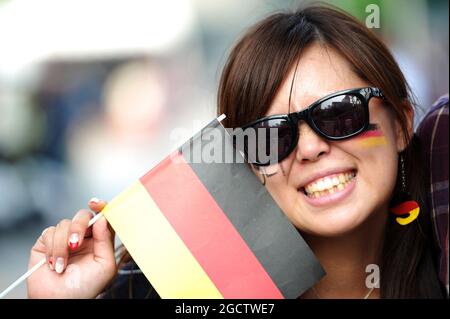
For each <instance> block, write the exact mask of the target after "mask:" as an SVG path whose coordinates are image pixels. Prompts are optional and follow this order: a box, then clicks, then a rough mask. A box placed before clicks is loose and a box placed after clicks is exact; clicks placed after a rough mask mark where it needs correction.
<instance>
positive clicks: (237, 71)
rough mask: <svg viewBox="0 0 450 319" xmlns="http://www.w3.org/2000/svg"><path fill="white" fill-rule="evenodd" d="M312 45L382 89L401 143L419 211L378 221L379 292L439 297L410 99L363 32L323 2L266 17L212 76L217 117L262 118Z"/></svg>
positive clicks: (384, 53) (231, 123)
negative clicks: (403, 219) (381, 230)
mask: <svg viewBox="0 0 450 319" xmlns="http://www.w3.org/2000/svg"><path fill="white" fill-rule="evenodd" d="M312 43H319V44H321V45H324V46H325V47H330V48H334V49H335V50H337V51H338V52H340V53H341V54H342V56H343V57H345V58H346V59H347V60H348V61H349V63H350V65H351V66H352V69H353V71H354V72H355V74H356V75H358V76H359V77H360V78H361V79H363V80H365V81H367V82H368V83H370V85H371V86H375V87H378V88H380V89H381V90H382V92H383V94H384V95H385V97H386V104H387V105H388V106H390V107H391V109H392V111H393V113H394V114H395V116H396V118H397V119H398V121H399V123H400V124H401V125H402V130H403V133H404V137H405V142H406V144H405V145H408V146H407V147H406V149H405V150H404V151H403V155H404V159H405V161H406V175H407V180H408V184H407V187H408V189H407V190H408V191H409V192H410V193H411V195H412V197H413V198H414V199H415V200H417V201H418V202H419V204H420V206H421V214H420V215H419V219H418V222H414V223H412V224H410V225H408V226H400V225H398V224H396V222H395V220H394V219H393V218H391V219H389V221H388V224H387V225H386V230H385V232H386V233H385V241H384V247H383V252H382V260H381V265H380V272H381V278H380V280H381V282H380V286H381V297H382V298H417V297H418V298H427V297H442V296H443V292H442V287H441V286H440V284H439V281H438V277H437V273H436V268H435V265H434V263H433V259H434V254H435V252H434V249H435V247H434V244H433V242H434V241H433V238H432V235H431V234H432V232H431V229H430V220H429V219H430V216H429V214H428V212H427V209H426V207H425V203H424V200H423V198H424V197H423V183H422V179H421V176H420V173H421V172H420V169H419V168H421V167H422V166H421V165H420V163H418V162H417V161H418V159H419V156H418V152H419V149H418V148H419V145H418V143H417V142H416V138H415V137H414V136H413V135H412V134H411V132H412V128H411V127H409V126H408V120H407V119H408V116H407V114H408V112H410V111H411V107H412V104H413V103H412V98H411V94H410V89H409V86H408V84H407V81H406V79H405V77H404V76H403V74H402V72H401V70H400V68H399V67H398V65H397V63H396V61H395V60H394V58H393V56H392V54H391V53H390V52H389V50H388V48H387V47H386V46H385V45H384V44H383V42H382V41H381V40H380V39H379V38H378V37H377V36H376V35H375V34H374V33H373V32H372V31H371V30H369V29H367V28H366V27H365V26H364V25H363V24H361V23H360V22H359V21H358V20H356V19H355V18H354V17H352V16H350V15H349V14H347V13H345V12H343V11H341V10H340V9H337V8H335V7H333V6H330V5H312V6H308V7H305V8H303V9H299V10H297V11H295V12H287V13H276V14H272V15H270V16H269V17H267V18H265V19H264V20H262V21H261V22H259V23H258V24H256V25H254V26H253V27H251V28H250V29H249V30H248V32H247V33H246V34H245V35H244V36H243V37H242V38H241V40H240V41H238V42H237V44H236V45H235V47H234V48H233V49H232V51H231V54H230V56H229V58H228V60H227V62H226V64H225V66H224V69H223V73H222V77H221V80H220V85H219V92H218V114H226V116H227V118H226V119H225V120H224V124H225V126H226V127H240V126H242V125H243V124H245V123H248V122H251V121H253V120H256V119H258V118H260V117H263V116H264V115H265V114H266V112H267V111H268V108H269V106H270V105H271V103H272V100H273V99H274V97H275V95H276V93H277V91H278V89H279V88H280V86H281V84H282V82H283V80H284V79H285V77H286V76H287V74H288V72H289V70H290V69H291V68H292V67H293V66H294V65H295V63H296V62H297V61H298V59H299V57H300V56H301V51H302V50H303V49H305V48H306V47H307V46H309V45H311V44H312ZM411 125H412V124H411ZM413 169H414V173H412V172H413ZM397 184H398V185H397V189H398V187H399V183H398V182H397Z"/></svg>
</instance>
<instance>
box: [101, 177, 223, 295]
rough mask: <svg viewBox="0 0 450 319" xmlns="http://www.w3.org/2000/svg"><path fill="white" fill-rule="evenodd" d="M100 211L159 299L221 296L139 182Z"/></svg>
mask: <svg viewBox="0 0 450 319" xmlns="http://www.w3.org/2000/svg"><path fill="white" fill-rule="evenodd" d="M102 212H103V214H104V216H105V217H106V219H107V220H108V222H109V223H110V224H111V226H112V227H113V228H114V230H115V231H116V233H117V235H118V236H119V238H120V239H121V241H122V242H123V244H124V245H125V247H126V248H127V250H128V251H129V252H130V254H131V256H132V257H133V259H134V261H135V262H136V264H137V265H138V266H139V268H140V269H141V270H142V272H143V273H144V274H145V276H146V277H147V279H148V280H149V281H150V283H151V284H152V286H153V287H154V288H155V289H156V291H157V292H158V294H159V295H160V297H161V298H220V299H221V298H223V297H222V295H221V294H220V292H219V291H218V289H217V288H216V286H215V285H214V283H213V282H212V281H211V279H210V278H209V277H208V275H207V274H206V273H205V271H204V270H203V268H202V267H201V266H200V264H199V263H198V262H197V260H196V259H195V258H194V256H193V255H192V254H191V252H190V251H189V250H188V248H187V247H186V245H185V244H184V243H183V241H182V240H181V238H180V237H179V236H178V234H177V233H176V232H175V230H174V228H172V226H171V225H170V224H169V222H168V221H167V219H166V218H165V217H164V215H163V214H162V212H161V211H160V210H159V208H158V206H157V205H156V204H155V202H154V201H153V199H152V198H151V197H150V195H149V193H148V192H147V190H146V189H145V188H144V186H143V185H142V184H141V183H140V182H139V181H138V182H136V183H135V184H133V185H131V186H130V187H129V188H127V189H126V190H125V191H124V192H122V193H121V194H120V195H119V196H117V197H116V198H115V199H114V200H113V201H112V202H111V203H109V204H108V205H107V206H106V207H105V208H104V209H103V211H102Z"/></svg>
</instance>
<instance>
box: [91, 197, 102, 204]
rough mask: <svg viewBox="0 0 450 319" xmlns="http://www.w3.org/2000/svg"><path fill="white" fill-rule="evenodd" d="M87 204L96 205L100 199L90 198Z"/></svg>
mask: <svg viewBox="0 0 450 319" xmlns="http://www.w3.org/2000/svg"><path fill="white" fill-rule="evenodd" d="M89 202H91V203H94V204H98V203H99V202H100V199H98V198H97V197H92V198H91V200H90V201H89Z"/></svg>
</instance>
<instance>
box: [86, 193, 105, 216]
mask: <svg viewBox="0 0 450 319" xmlns="http://www.w3.org/2000/svg"><path fill="white" fill-rule="evenodd" d="M88 206H89V208H90V209H91V210H92V211H93V212H96V213H99V212H101V211H102V209H103V208H104V207H105V206H106V202H105V201H104V200H101V199H98V198H97V197H94V198H92V199H91V200H90V201H89V203H88Z"/></svg>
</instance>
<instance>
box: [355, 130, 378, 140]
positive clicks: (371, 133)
mask: <svg viewBox="0 0 450 319" xmlns="http://www.w3.org/2000/svg"><path fill="white" fill-rule="evenodd" d="M381 136H384V134H383V132H382V131H381V130H371V131H365V132H364V133H362V134H361V135H358V136H357V137H356V138H358V139H359V138H368V137H381Z"/></svg>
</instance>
